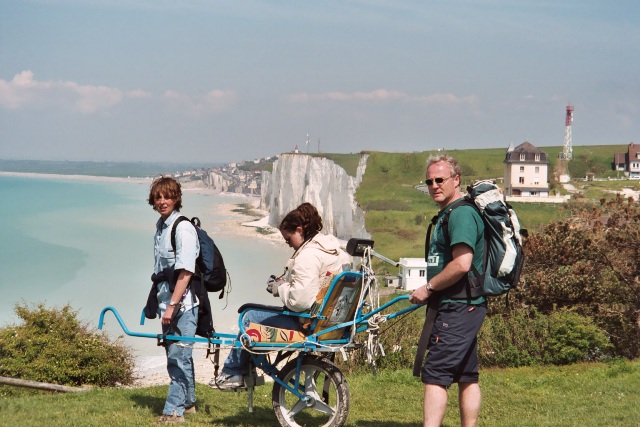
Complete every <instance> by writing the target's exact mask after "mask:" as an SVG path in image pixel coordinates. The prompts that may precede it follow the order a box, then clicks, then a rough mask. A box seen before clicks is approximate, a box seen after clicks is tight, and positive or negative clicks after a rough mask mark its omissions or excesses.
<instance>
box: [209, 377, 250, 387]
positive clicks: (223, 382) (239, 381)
mask: <svg viewBox="0 0 640 427" xmlns="http://www.w3.org/2000/svg"><path fill="white" fill-rule="evenodd" d="M209 387H211V388H217V389H220V390H229V391H231V390H235V389H238V388H244V378H243V377H242V375H229V374H224V373H222V374H220V375H218V377H217V378H215V379H213V380H211V381H210V382H209Z"/></svg>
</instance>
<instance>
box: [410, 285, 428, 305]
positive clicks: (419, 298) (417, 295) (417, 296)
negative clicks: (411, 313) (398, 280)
mask: <svg viewBox="0 0 640 427" xmlns="http://www.w3.org/2000/svg"><path fill="white" fill-rule="evenodd" d="M430 296H431V292H430V291H429V290H427V286H426V285H425V286H420V287H419V288H417V289H415V290H414V291H413V292H412V293H411V296H409V301H410V302H411V303H412V304H424V303H426V302H427V300H428V299H429V297H430Z"/></svg>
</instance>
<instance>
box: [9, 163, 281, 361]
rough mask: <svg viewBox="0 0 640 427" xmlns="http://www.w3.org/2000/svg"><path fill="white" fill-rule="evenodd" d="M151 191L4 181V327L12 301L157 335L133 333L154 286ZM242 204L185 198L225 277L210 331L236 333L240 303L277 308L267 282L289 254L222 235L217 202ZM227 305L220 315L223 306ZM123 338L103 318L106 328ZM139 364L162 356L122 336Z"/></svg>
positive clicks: (148, 325) (153, 326)
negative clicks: (226, 290) (217, 252)
mask: <svg viewBox="0 0 640 427" xmlns="http://www.w3.org/2000/svg"><path fill="white" fill-rule="evenodd" d="M148 188H149V186H148V184H147V183H145V184H139V183H125V182H100V181H82V180H71V179H64V178H55V179H52V178H28V177H11V176H0V200H2V208H1V209H0V222H1V223H2V227H0V292H1V293H2V298H0V326H2V325H6V324H9V323H17V322H19V319H18V318H17V316H16V315H15V313H14V311H13V309H14V306H15V305H16V303H19V302H27V303H29V304H37V303H44V304H45V305H46V306H47V307H52V306H56V307H61V306H63V305H65V304H69V305H71V307H72V308H74V309H75V310H77V311H78V312H79V317H80V318H81V319H82V320H85V321H87V322H89V323H91V324H93V325H95V326H97V323H98V317H99V315H100V312H101V310H102V309H103V308H104V307H105V306H113V307H115V308H116V309H118V311H119V312H120V314H121V316H122V317H123V319H124V321H125V323H126V324H127V326H128V327H129V329H131V330H133V331H139V332H146V333H153V334H156V333H158V332H159V330H160V322H159V320H157V319H156V320H146V322H145V325H142V326H141V325H139V322H140V313H141V310H142V307H143V306H144V304H145V302H146V298H147V295H148V293H149V288H150V285H151V281H150V275H151V272H152V268H153V234H154V231H155V222H156V220H157V218H158V215H157V213H156V212H155V211H153V210H152V209H151V207H150V206H149V205H148V204H147V203H146V201H145V198H146V196H147V194H148ZM241 202H242V200H241V199H237V198H230V197H222V196H207V195H198V194H192V193H185V194H184V196H183V209H182V213H183V214H185V215H186V216H189V217H192V216H198V217H200V219H201V220H202V223H203V227H204V228H205V229H206V230H207V231H208V232H209V233H210V234H211V235H212V236H213V237H214V239H215V240H216V244H217V245H218V246H219V247H220V249H221V251H222V253H223V256H224V258H225V264H226V266H227V268H228V270H229V273H230V275H231V283H232V289H233V290H232V293H231V294H230V296H229V300H228V304H226V303H225V302H224V300H218V299H217V294H216V295H214V294H211V296H212V297H214V298H212V300H211V302H212V308H213V310H214V312H215V315H214V326H215V328H216V330H219V331H223V332H235V331H237V326H236V325H237V316H238V314H237V308H238V307H239V306H240V305H241V304H242V303H245V302H250V301H251V302H260V303H266V304H276V303H277V301H276V300H275V299H274V298H273V297H271V296H270V295H269V294H267V292H266V291H265V286H264V283H265V280H266V278H267V277H268V276H269V275H270V274H274V273H279V272H280V271H281V270H282V266H283V265H284V263H285V262H286V260H287V258H288V257H289V256H290V255H291V249H289V248H287V247H286V246H284V245H277V244H274V243H272V242H269V241H265V240H261V239H259V238H248V237H241V236H233V235H229V234H219V235H217V233H219V232H220V231H221V230H220V228H219V225H218V222H219V221H220V220H221V219H224V217H223V216H222V215H221V214H220V213H219V212H218V211H217V209H216V206H217V205H219V204H221V203H241ZM225 305H228V306H227V307H226V309H224V310H223V308H224V306H225ZM104 329H105V330H106V331H107V332H108V333H109V334H110V335H111V336H112V337H114V338H115V337H117V336H119V335H123V334H122V331H121V329H120V328H119V326H118V325H117V322H116V320H115V318H114V317H113V316H112V315H111V314H108V315H107V317H106V325H105V328H104ZM124 340H125V342H126V343H127V344H128V345H130V346H131V347H133V349H134V354H135V355H136V356H146V355H150V354H158V352H159V351H161V350H159V349H158V347H156V345H155V342H154V340H152V339H144V338H130V337H125V338H124Z"/></svg>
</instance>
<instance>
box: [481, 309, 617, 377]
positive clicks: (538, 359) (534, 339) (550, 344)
mask: <svg viewBox="0 0 640 427" xmlns="http://www.w3.org/2000/svg"><path fill="white" fill-rule="evenodd" d="M611 349H612V346H611V344H610V343H609V340H608V338H607V335H606V333H605V331H603V330H602V329H600V328H598V327H597V326H596V325H595V324H594V323H593V320H592V319H590V318H588V317H584V316H581V315H579V314H577V313H576V312H574V311H572V310H569V309H560V310H556V311H554V312H552V313H550V314H549V315H546V314H543V313H540V312H537V311H536V310H534V309H519V310H513V311H510V312H509V313H508V314H503V315H494V316H490V317H487V318H486V319H485V321H484V324H483V326H482V329H481V330H480V334H479V336H478V357H479V359H480V364H481V365H482V366H498V367H518V366H530V365H542V364H552V365H567V364H570V363H576V362H586V361H594V360H599V359H602V358H604V357H607V356H608V355H609V352H610V351H611Z"/></svg>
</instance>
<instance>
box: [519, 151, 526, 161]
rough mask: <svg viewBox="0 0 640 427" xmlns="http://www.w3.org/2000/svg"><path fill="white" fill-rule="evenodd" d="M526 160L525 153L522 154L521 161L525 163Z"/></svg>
mask: <svg viewBox="0 0 640 427" xmlns="http://www.w3.org/2000/svg"><path fill="white" fill-rule="evenodd" d="M525 159H526V155H525V154H524V153H522V154H520V161H521V162H524V160H525Z"/></svg>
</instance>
